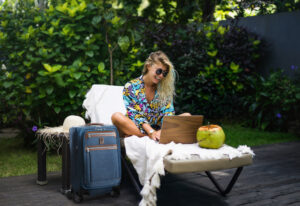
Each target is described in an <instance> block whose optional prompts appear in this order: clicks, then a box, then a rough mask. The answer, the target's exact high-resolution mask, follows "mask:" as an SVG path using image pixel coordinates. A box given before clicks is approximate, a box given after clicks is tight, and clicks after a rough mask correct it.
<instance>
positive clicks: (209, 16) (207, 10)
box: [202, 0, 216, 22]
mask: <svg viewBox="0 0 300 206" xmlns="http://www.w3.org/2000/svg"><path fill="white" fill-rule="evenodd" d="M215 7H216V0H204V1H203V7H202V19H203V22H210V21H213V20H214V12H215Z"/></svg>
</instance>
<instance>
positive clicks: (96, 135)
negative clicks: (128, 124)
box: [85, 132, 116, 138]
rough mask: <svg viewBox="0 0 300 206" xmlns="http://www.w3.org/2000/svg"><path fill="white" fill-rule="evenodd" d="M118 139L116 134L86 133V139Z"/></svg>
mask: <svg viewBox="0 0 300 206" xmlns="http://www.w3.org/2000/svg"><path fill="white" fill-rule="evenodd" d="M99 136H101V137H116V133H115V132H101V133H100V132H87V133H86V136H85V137H86V138H93V137H99Z"/></svg>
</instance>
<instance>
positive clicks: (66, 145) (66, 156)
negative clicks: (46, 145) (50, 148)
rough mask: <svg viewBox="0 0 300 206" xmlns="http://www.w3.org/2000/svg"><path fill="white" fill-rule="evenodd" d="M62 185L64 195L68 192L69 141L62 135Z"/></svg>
mask: <svg viewBox="0 0 300 206" xmlns="http://www.w3.org/2000/svg"><path fill="white" fill-rule="evenodd" d="M61 138H62V141H63V145H62V172H61V176H62V186H61V193H62V194H64V195H66V194H69V193H70V146H69V141H68V140H67V139H66V138H65V137H64V136H62V137H61Z"/></svg>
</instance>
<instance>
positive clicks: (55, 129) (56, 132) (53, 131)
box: [37, 126, 69, 135]
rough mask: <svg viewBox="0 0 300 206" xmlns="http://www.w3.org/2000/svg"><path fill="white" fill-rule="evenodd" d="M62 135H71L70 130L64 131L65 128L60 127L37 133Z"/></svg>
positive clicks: (45, 129) (48, 128) (41, 130)
mask: <svg viewBox="0 0 300 206" xmlns="http://www.w3.org/2000/svg"><path fill="white" fill-rule="evenodd" d="M60 133H69V130H64V129H63V126H59V127H46V128H43V129H39V130H38V131H37V134H41V135H44V134H60Z"/></svg>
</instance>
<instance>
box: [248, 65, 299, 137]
mask: <svg viewBox="0 0 300 206" xmlns="http://www.w3.org/2000/svg"><path fill="white" fill-rule="evenodd" d="M248 82H249V84H251V86H252V95H249V96H246V97H245V102H244V105H245V106H246V108H248V111H247V113H246V114H248V115H249V118H248V121H247V124H248V125H251V126H253V127H258V128H260V129H263V130H265V129H272V130H277V131H279V130H281V131H287V130H288V127H289V123H291V122H296V121H299V120H300V119H299V116H298V114H299V113H300V90H299V87H297V86H296V84H295V83H293V81H292V80H291V79H289V78H287V77H286V76H285V75H284V74H283V71H282V70H279V71H276V72H272V73H271V74H270V76H269V77H267V78H263V77H261V76H257V77H251V78H249V81H248Z"/></svg>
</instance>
